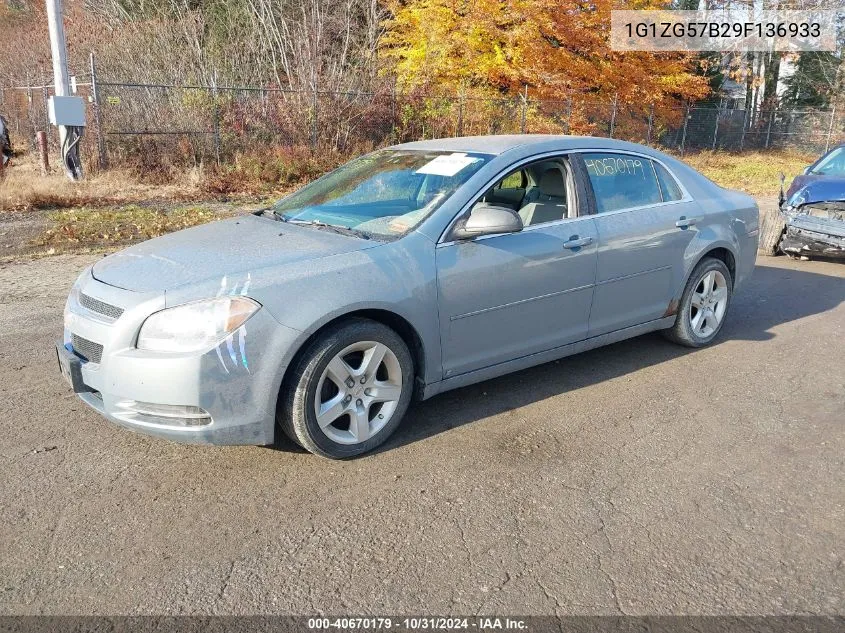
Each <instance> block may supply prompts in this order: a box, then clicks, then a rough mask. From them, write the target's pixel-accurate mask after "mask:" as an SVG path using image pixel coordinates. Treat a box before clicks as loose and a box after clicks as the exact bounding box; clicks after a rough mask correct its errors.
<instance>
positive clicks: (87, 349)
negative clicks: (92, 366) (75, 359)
mask: <svg viewBox="0 0 845 633" xmlns="http://www.w3.org/2000/svg"><path fill="white" fill-rule="evenodd" d="M70 344H71V345H73V352H74V354H76V355H77V356H79V357H80V358H82V359H83V360H87V361H90V362H92V363H99V362H100V360H101V359H102V358H103V346H102V345H100V344H99V343H95V342H94V341H89V340H88V339H87V338H82V337H81V336H77V335H76V334H71V335H70Z"/></svg>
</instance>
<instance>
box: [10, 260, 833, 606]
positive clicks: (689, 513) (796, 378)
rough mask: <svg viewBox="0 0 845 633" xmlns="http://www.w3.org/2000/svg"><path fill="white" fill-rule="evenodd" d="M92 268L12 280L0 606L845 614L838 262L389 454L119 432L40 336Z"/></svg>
mask: <svg viewBox="0 0 845 633" xmlns="http://www.w3.org/2000/svg"><path fill="white" fill-rule="evenodd" d="M92 258H93V257H92V256H60V257H51V258H44V259H40V260H34V261H29V262H23V263H11V264H5V265H2V266H0V361H2V362H0V400H2V402H3V403H4V407H5V415H3V416H2V419H1V420H0V434H2V441H0V459H2V469H0V490H2V504H0V543H2V546H0V613H2V614H31V613H51V614H59V613H61V614H103V613H108V614H129V613H133V614H136V613H137V614H141V613H158V614H165V613H168V614H171V613H172V614H187V613H191V614H197V613H203V614H244V613H315V612H326V613H336V614H345V613H382V614H400V613H442V614H447V613H460V614H467V615H468V614H474V613H481V614H506V613H518V614H560V615H563V614H618V613H626V614H785V613H814V614H835V613H839V614H842V613H843V612H845V597H843V590H842V588H843V587H845V565H843V551H845V550H844V549H843V540H845V539H843V535H845V530H843V527H842V526H843V525H845V511H844V510H843V505H845V486H843V481H845V413H843V412H845V365H844V364H843V359H845V303H843V301H845V266H843V265H838V264H835V263H824V262H792V261H788V260H786V259H784V258H772V259H769V258H763V259H761V260H760V261H759V262H758V268H757V270H756V273H755V276H754V279H753V281H752V282H751V283H750V285H749V286H748V287H747V288H746V289H745V291H744V292H743V293H742V294H741V295H738V296H737V298H736V301H735V302H734V304H733V306H732V311H731V314H730V315H729V320H728V323H727V325H726V327H725V330H724V332H723V335H722V337H721V339H720V341H719V343H718V344H717V345H714V346H713V347H710V348H707V349H703V350H697V351H691V350H687V349H683V348H679V347H676V346H674V345H672V344H670V343H668V342H665V341H664V340H663V339H662V338H661V337H660V336H658V335H649V336H645V337H641V338H638V339H635V340H631V341H627V342H624V343H620V344H617V345H613V346H611V347H607V348H604V349H601V350H596V351H593V352H589V353H586V354H582V355H580V356H576V357H572V358H569V359H566V360H563V361H559V362H556V363H551V364H548V365H543V366H541V367H537V368H534V369H531V370H528V371H523V372H520V373H518V374H515V375H512V376H508V377H504V378H500V379H497V380H493V381H490V382H486V383H483V384H479V385H476V386H472V387H468V388H465V389H461V390H459V391H455V392H451V393H448V394H444V395H442V396H440V397H437V398H434V399H432V400H430V401H427V402H424V403H418V404H416V405H415V406H413V408H412V409H411V411H410V412H409V414H408V416H407V418H406V420H405V422H404V424H403V427H402V428H401V429H400V430H399V431H398V433H397V434H396V436H395V437H394V438H393V439H392V440H391V441H390V442H389V443H388V445H387V446H386V447H385V448H384V450H382V451H380V452H379V453H377V454H375V455H371V456H368V457H365V458H363V459H359V460H355V461H350V462H342V463H337V462H330V461H326V460H323V459H320V458H317V457H313V456H311V455H308V454H305V453H303V452H301V451H299V450H296V449H295V448H294V447H292V446H291V445H289V444H287V443H283V444H280V445H279V446H277V447H275V448H260V447H233V448H214V447H194V446H182V445H177V444H171V443H168V442H166V441H162V440H157V439H153V438H148V437H145V436H141V435H136V434H133V433H131V432H129V431H126V430H122V429H120V428H117V427H115V426H113V425H111V424H110V423H108V422H106V421H105V420H102V419H100V418H99V417H98V416H97V415H96V414H94V413H93V412H91V411H90V410H88V409H87V408H86V407H85V406H84V405H83V404H82V403H80V402H79V401H78V400H77V399H76V398H75V397H74V396H73V395H72V394H71V393H70V392H69V390H68V387H67V386H66V385H65V384H64V383H63V382H62V380H61V378H60V376H59V374H58V371H57V368H56V366H55V365H56V363H55V352H54V350H53V349H52V342H53V340H54V339H56V338H57V337H58V336H59V334H60V328H61V312H62V306H63V302H64V295H65V293H66V291H67V289H68V287H69V286H70V284H71V282H72V280H73V278H74V276H75V275H76V274H77V272H78V271H79V270H80V269H81V268H82V266H83V265H85V264H86V263H87V262H90V261H91V260H92Z"/></svg>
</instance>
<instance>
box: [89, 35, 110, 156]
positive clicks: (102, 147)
mask: <svg viewBox="0 0 845 633" xmlns="http://www.w3.org/2000/svg"><path fill="white" fill-rule="evenodd" d="M90 60H91V109H92V110H93V111H94V134H95V136H96V139H97V158H98V160H97V164H98V166H99V168H100V169H101V170H105V169H108V167H109V158H108V154H107V153H106V139H105V135H104V134H103V121H102V118H101V115H100V91H99V89H98V88H97V64H96V62H95V61H94V52H93V51H91V55H90Z"/></svg>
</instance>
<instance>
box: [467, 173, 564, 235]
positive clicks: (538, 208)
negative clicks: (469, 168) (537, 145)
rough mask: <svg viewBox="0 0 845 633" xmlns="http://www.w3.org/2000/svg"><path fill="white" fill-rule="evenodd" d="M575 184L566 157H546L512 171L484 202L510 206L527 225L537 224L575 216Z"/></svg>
mask: <svg viewBox="0 0 845 633" xmlns="http://www.w3.org/2000/svg"><path fill="white" fill-rule="evenodd" d="M574 186H575V185H574V179H573V176H572V172H571V170H570V167H569V162H568V160H567V159H565V158H555V159H545V160H541V161H537V162H534V163H529V164H528V165H525V166H524V167H522V168H520V169H517V170H515V171H513V172H511V173H509V174H508V175H507V176H505V177H504V178H503V179H502V180H500V181H499V182H498V183H496V184H495V185H494V186H493V187H492V188H491V189H489V190H488V191H487V192H486V193H485V194H484V195H483V196H482V198H481V202H485V203H487V204H495V205H498V206H506V207H509V208H511V209H513V210H514V211H517V212H518V213H519V216H520V217H521V218H522V223H523V225H524V226H526V227H528V226H536V225H538V224H547V223H549V222H558V221H560V220H563V219H566V218H571V217H574V216H575V213H574V208H575V196H574V193H573V192H574Z"/></svg>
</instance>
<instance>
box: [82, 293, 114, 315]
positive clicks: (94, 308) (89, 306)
mask: <svg viewBox="0 0 845 633" xmlns="http://www.w3.org/2000/svg"><path fill="white" fill-rule="evenodd" d="M79 305H81V306H82V307H83V308H85V309H86V310H91V312H96V313H97V314H102V315H103V316H107V317H109V318H110V319H117V318H118V317H120V315H121V314H123V308H118V307H117V306H113V305H111V304H109V303H106V302H104V301H100V300H99V299H95V298H94V297H89V296H88V295H86V294H85V293H84V292H80V293H79Z"/></svg>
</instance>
